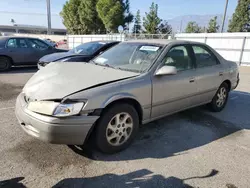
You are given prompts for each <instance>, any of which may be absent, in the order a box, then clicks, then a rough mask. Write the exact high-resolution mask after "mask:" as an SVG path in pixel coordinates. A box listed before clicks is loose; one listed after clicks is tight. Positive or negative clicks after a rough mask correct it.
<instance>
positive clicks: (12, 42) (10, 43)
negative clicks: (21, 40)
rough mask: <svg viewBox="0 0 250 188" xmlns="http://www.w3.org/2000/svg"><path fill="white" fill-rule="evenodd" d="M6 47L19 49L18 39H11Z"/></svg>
mask: <svg viewBox="0 0 250 188" xmlns="http://www.w3.org/2000/svg"><path fill="white" fill-rule="evenodd" d="M6 46H7V48H17V41H16V39H9V40H8V42H7V45H6Z"/></svg>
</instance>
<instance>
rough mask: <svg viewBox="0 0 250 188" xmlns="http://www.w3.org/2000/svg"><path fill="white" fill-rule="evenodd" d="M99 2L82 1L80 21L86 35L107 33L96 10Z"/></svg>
mask: <svg viewBox="0 0 250 188" xmlns="http://www.w3.org/2000/svg"><path fill="white" fill-rule="evenodd" d="M97 1H98V0H82V1H81V3H80V5H79V8H78V13H79V19H80V23H81V27H82V28H83V32H84V34H95V33H105V27H104V24H103V22H102V20H101V19H100V17H99V16H98V13H97V10H96V4H97Z"/></svg>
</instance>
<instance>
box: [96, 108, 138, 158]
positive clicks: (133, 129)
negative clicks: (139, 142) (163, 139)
mask: <svg viewBox="0 0 250 188" xmlns="http://www.w3.org/2000/svg"><path fill="white" fill-rule="evenodd" d="M138 128H139V116H138V113H137V111H136V110H135V109H134V107H133V106H131V105H128V104H119V105H118V104H117V105H114V106H112V107H111V108H109V109H107V111H106V112H104V113H103V114H102V116H101V117H100V119H99V120H98V123H97V129H96V137H95V139H96V145H97V147H98V149H99V150H100V151H102V152H104V153H116V152H119V151H121V150H124V149H126V148H127V147H128V146H129V145H130V144H131V142H132V141H133V139H134V138H135V136H136V133H137V131H138Z"/></svg>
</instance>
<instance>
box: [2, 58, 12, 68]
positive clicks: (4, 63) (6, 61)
mask: <svg viewBox="0 0 250 188" xmlns="http://www.w3.org/2000/svg"><path fill="white" fill-rule="evenodd" d="M11 66H12V63H11V60H10V59H9V58H8V57H4V56H0V71H8V70H10V68H11Z"/></svg>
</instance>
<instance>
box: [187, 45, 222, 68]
mask: <svg viewBox="0 0 250 188" xmlns="http://www.w3.org/2000/svg"><path fill="white" fill-rule="evenodd" d="M192 47H193V51H194V55H195V58H196V65H197V68H202V67H209V66H214V65H217V64H218V60H217V59H216V57H215V55H214V54H212V52H210V51H208V50H207V49H206V48H205V47H203V46H192Z"/></svg>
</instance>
